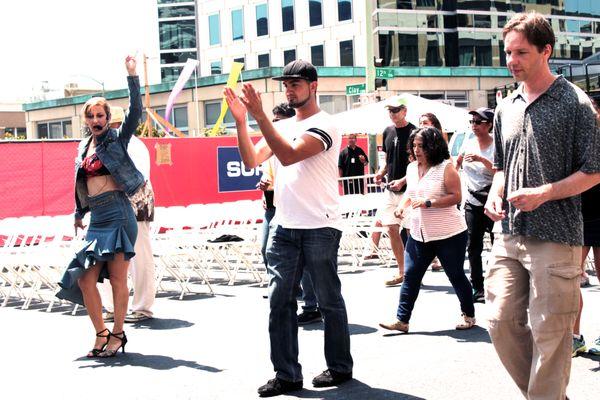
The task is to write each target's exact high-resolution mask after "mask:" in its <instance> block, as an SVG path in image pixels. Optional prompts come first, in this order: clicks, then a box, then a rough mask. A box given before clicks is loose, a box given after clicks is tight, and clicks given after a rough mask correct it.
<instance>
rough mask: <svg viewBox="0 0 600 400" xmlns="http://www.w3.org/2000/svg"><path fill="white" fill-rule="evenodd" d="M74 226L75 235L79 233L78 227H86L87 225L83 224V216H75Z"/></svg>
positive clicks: (82, 228)
mask: <svg viewBox="0 0 600 400" xmlns="http://www.w3.org/2000/svg"><path fill="white" fill-rule="evenodd" d="M73 226H75V235H77V229H81V230H84V229H85V225H84V224H83V220H82V219H81V218H75V223H74V224H73Z"/></svg>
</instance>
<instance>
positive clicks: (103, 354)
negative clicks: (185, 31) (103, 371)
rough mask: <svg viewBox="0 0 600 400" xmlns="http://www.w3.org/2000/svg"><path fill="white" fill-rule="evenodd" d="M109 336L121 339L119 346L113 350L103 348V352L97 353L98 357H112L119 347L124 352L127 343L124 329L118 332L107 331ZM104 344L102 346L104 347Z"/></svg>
mask: <svg viewBox="0 0 600 400" xmlns="http://www.w3.org/2000/svg"><path fill="white" fill-rule="evenodd" d="M109 336H112V337H114V338H115V339H118V340H119V341H121V344H120V345H119V347H117V348H116V349H114V350H111V349H106V350H104V351H103V352H101V353H100V354H98V357H100V358H108V357H114V356H116V355H117V353H118V351H119V349H121V350H123V353H125V345H126V344H127V336H125V331H123V332H119V333H112V332H109ZM109 340H110V339H109ZM106 345H108V341H107V342H106ZM106 345H105V346H104V347H106Z"/></svg>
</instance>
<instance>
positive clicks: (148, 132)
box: [144, 53, 152, 137]
mask: <svg viewBox="0 0 600 400" xmlns="http://www.w3.org/2000/svg"><path fill="white" fill-rule="evenodd" d="M144 92H145V93H144V100H145V101H144V102H145V103H146V104H144V105H145V107H146V135H147V136H148V137H150V136H152V135H151V132H152V131H151V129H152V125H151V124H152V122H151V121H150V114H149V113H148V111H147V110H148V109H149V108H150V85H148V57H147V56H146V54H145V53H144Z"/></svg>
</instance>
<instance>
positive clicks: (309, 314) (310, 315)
mask: <svg viewBox="0 0 600 400" xmlns="http://www.w3.org/2000/svg"><path fill="white" fill-rule="evenodd" d="M321 321H323V316H322V315H321V311H319V310H317V311H302V312H301V313H300V314H298V325H308V324H314V323H316V322H321Z"/></svg>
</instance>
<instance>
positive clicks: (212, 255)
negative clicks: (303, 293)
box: [152, 200, 265, 298]
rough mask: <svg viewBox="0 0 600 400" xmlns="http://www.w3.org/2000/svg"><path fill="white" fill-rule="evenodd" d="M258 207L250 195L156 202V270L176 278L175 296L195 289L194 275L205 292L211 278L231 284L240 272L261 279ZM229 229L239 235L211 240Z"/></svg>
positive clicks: (165, 275)
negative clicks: (214, 200)
mask: <svg viewBox="0 0 600 400" xmlns="http://www.w3.org/2000/svg"><path fill="white" fill-rule="evenodd" d="M262 211H263V210H262V205H261V203H260V202H258V201H250V200H242V201H236V202H231V203H217V204H193V205H189V206H187V207H180V206H176V207H164V208H157V210H156V213H155V221H154V222H153V224H152V225H153V232H154V233H155V234H154V235H153V248H154V253H155V259H156V264H157V266H158V270H159V274H161V276H162V278H163V279H164V278H165V277H167V278H168V277H170V278H172V279H173V280H175V282H176V283H177V285H178V286H179V289H180V298H183V296H184V295H185V294H186V293H195V292H196V291H194V290H192V284H193V283H194V281H199V283H201V284H206V285H207V287H208V290H209V292H210V293H213V289H212V281H213V280H216V279H219V280H223V279H224V280H226V281H227V283H228V284H229V285H233V284H234V283H235V282H236V280H237V279H238V278H239V276H240V275H242V274H246V275H248V276H249V277H250V279H251V280H253V281H255V282H257V283H259V284H261V285H262V284H264V282H265V271H264V268H263V267H262V259H261V256H260V240H259V234H260V224H258V222H260V221H261V218H262V214H263V212H262ZM232 234H235V235H236V236H239V237H241V238H242V239H243V241H240V242H219V243H213V242H210V240H214V239H216V238H218V237H220V236H222V235H232ZM259 260H260V262H259ZM163 283H164V282H161V286H162V284H163Z"/></svg>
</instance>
